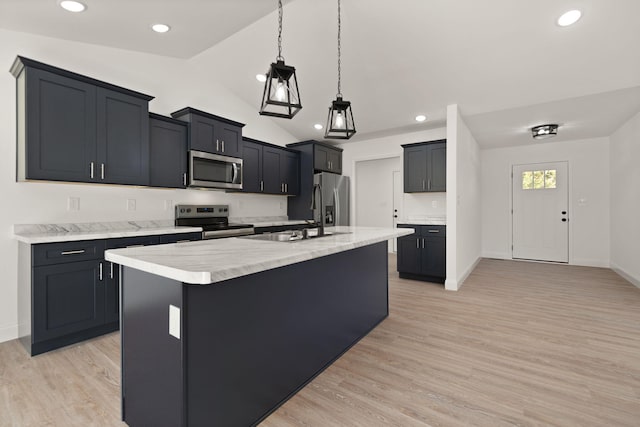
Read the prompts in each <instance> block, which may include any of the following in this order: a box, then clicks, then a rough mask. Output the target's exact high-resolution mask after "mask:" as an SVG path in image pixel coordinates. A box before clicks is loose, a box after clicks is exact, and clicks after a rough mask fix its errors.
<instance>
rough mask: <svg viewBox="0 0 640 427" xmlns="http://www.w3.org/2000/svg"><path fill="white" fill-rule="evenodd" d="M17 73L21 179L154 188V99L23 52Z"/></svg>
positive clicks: (19, 173)
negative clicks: (151, 138)
mask: <svg viewBox="0 0 640 427" xmlns="http://www.w3.org/2000/svg"><path fill="white" fill-rule="evenodd" d="M11 73H12V74H13V75H14V77H16V85H17V118H18V129H17V142H18V162H17V163H18V168H17V179H18V180H28V179H36V180H51V181H71V182H96V183H113V184H132V185H148V183H149V130H148V128H149V118H148V102H149V101H150V100H151V99H153V97H151V96H148V95H145V94H142V93H139V92H135V91H131V90H128V89H124V88H122V87H119V86H115V85H112V84H109V83H105V82H102V81H99V80H95V79H92V78H89V77H86V76H83V75H80V74H76V73H73V72H70V71H67V70H63V69H61V68H56V67H52V66H50V65H47V64H43V63H41V62H38V61H34V60H31V59H28V58H24V57H20V56H19V57H17V58H16V60H15V62H14V63H13V66H12V67H11Z"/></svg>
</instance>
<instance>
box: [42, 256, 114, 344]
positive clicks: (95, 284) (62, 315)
mask: <svg viewBox="0 0 640 427" xmlns="http://www.w3.org/2000/svg"><path fill="white" fill-rule="evenodd" d="M101 266H102V267H104V263H102V262H100V261H81V262H72V263H67V264H57V265H47V266H42V267H35V268H34V269H33V278H32V280H33V284H32V289H33V295H32V298H33V327H32V329H33V340H34V342H37V341H44V340H48V339H51V338H57V337H61V336H63V335H67V334H71V333H74V332H79V331H82V330H85V329H89V328H92V327H95V326H100V325H102V324H104V319H105V304H104V302H105V299H104V298H105V297H104V282H103V280H101V276H100V271H101ZM102 273H103V275H102V278H104V272H102Z"/></svg>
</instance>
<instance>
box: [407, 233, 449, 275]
mask: <svg viewBox="0 0 640 427" xmlns="http://www.w3.org/2000/svg"><path fill="white" fill-rule="evenodd" d="M398 228H412V229H413V230H414V234H410V235H408V236H402V237H399V238H398V259H397V261H398V264H397V266H398V267H397V269H398V273H399V274H400V277H401V278H403V279H413V280H422V281H426V282H437V283H444V281H445V278H446V276H447V260H446V258H447V240H446V226H444V225H408V224H399V225H398Z"/></svg>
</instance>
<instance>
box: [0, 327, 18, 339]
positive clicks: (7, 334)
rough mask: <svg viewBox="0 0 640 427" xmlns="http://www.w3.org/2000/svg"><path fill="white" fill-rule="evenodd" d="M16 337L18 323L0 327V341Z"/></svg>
mask: <svg viewBox="0 0 640 427" xmlns="http://www.w3.org/2000/svg"><path fill="white" fill-rule="evenodd" d="M16 338H18V325H9V326H3V327H1V328H0V342H5V341H11V340H15V339H16Z"/></svg>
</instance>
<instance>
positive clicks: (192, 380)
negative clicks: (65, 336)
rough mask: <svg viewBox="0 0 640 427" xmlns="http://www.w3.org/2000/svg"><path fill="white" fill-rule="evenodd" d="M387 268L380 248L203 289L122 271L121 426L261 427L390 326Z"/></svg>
mask: <svg viewBox="0 0 640 427" xmlns="http://www.w3.org/2000/svg"><path fill="white" fill-rule="evenodd" d="M285 244H286V243H285ZM387 261H388V259H387V243H386V241H385V242H379V243H375V244H371V245H368V246H363V247H359V248H356V249H351V250H347V251H343V252H338V253H335V254H331V255H327V256H323V257H319V258H314V259H311V260H308V261H304V262H299V263H295V264H291V265H287V266H284V267H279V268H275V269H270V270H266V271H262V272H259V273H255V274H250V275H246V276H240V277H236V278H233V279H230V280H226V281H222V282H218V283H213V284H210V285H190V284H184V283H182V282H179V281H175V280H172V279H168V278H165V277H161V276H157V275H154V274H151V273H147V272H143V271H140V270H137V269H134V268H130V267H122V276H121V277H122V278H121V286H122V325H121V330H122V359H123V360H122V411H123V412H122V416H123V420H124V421H125V422H127V424H129V425H130V426H148V425H153V426H172V427H174V426H201V425H206V426H249V425H256V424H258V423H259V422H260V421H262V420H263V419H265V418H266V417H267V416H268V415H269V414H270V413H271V412H273V411H274V410H275V409H277V408H278V407H279V406H280V405H282V404H283V403H284V402H285V401H287V400H288V399H289V398H290V397H292V396H293V395H294V394H295V393H296V392H297V391H298V390H300V389H301V388H302V387H304V386H305V385H306V384H307V383H308V382H310V381H311V380H312V379H313V378H314V377H315V376H317V375H318V374H320V373H321V372H322V371H323V370H324V369H326V368H327V367H328V366H329V365H330V364H331V363H332V362H333V361H335V360H336V359H337V358H339V357H340V356H341V355H342V354H343V353H344V352H345V351H347V350H348V349H349V348H350V347H351V346H353V345H354V344H355V343H357V342H358V341H359V340H360V339H361V338H362V337H364V336H365V335H366V334H367V333H368V332H369V331H371V330H372V329H373V328H375V326H376V325H377V324H378V323H380V322H381V321H382V320H384V319H385V318H386V317H387V316H388V264H387ZM170 306H173V307H174V308H171V309H170ZM178 310H179V314H178V315H177V316H176V314H175V313H178ZM170 311H173V313H174V315H173V317H174V318H173V319H171V320H170V314H169V312H170ZM178 322H179V323H178ZM170 324H171V325H170ZM171 326H173V329H172V330H171V332H172V333H173V335H171V334H170V329H171ZM174 335H177V336H174ZM178 337H179V338H178Z"/></svg>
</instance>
